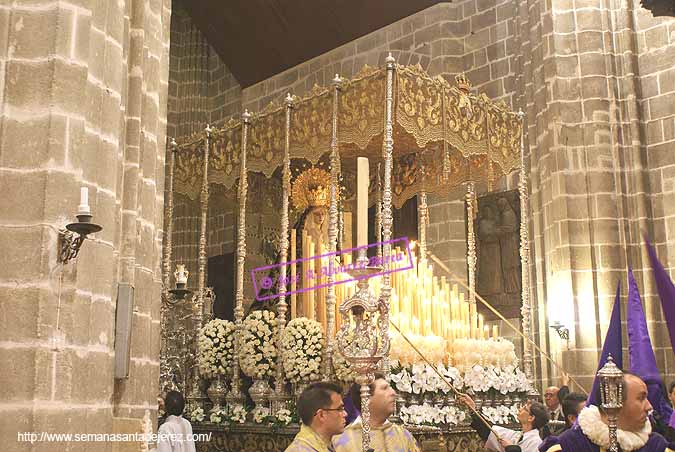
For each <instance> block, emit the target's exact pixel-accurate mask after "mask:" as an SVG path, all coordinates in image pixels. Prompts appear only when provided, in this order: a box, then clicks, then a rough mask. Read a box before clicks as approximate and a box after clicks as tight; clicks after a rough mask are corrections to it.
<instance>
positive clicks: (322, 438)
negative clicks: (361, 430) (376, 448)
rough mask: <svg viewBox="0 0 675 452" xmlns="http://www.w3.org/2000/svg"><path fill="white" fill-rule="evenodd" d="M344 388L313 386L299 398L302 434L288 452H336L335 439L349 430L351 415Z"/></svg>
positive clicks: (324, 385)
mask: <svg viewBox="0 0 675 452" xmlns="http://www.w3.org/2000/svg"><path fill="white" fill-rule="evenodd" d="M341 392H342V390H341V388H340V387H339V386H338V385H336V384H333V383H327V382H319V383H314V384H311V385H309V386H308V387H307V389H305V390H304V391H302V394H300V397H299V398H298V404H297V405H298V417H299V418H300V421H301V422H302V424H301V425H300V431H299V432H298V434H297V435H295V438H294V439H293V442H292V443H291V444H290V445H289V446H288V447H287V448H286V451H285V452H334V449H333V446H332V444H331V439H332V438H333V436H334V435H338V434H340V433H342V432H343V431H344V429H345V418H346V417H347V412H346V411H345V406H344V404H343V403H342V396H341V395H340V393H341Z"/></svg>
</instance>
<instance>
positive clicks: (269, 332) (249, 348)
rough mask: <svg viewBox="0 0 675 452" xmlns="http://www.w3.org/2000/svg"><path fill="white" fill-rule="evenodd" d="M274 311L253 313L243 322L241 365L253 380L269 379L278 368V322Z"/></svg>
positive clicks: (242, 369) (240, 350) (240, 352)
mask: <svg viewBox="0 0 675 452" xmlns="http://www.w3.org/2000/svg"><path fill="white" fill-rule="evenodd" d="M275 317H276V316H275V314H274V312H272V311H266V310H265V311H253V312H251V313H250V314H249V315H248V316H247V317H246V318H245V319H244V321H243V324H242V337H241V347H240V348H239V363H240V365H241V371H242V372H243V373H244V374H246V375H247V376H249V377H251V378H257V379H262V378H269V377H271V376H272V375H274V371H275V368H276V358H277V347H276V336H277V320H276V318H275Z"/></svg>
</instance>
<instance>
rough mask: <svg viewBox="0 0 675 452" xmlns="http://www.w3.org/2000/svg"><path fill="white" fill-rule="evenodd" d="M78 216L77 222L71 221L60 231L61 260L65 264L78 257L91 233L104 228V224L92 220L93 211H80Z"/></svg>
mask: <svg viewBox="0 0 675 452" xmlns="http://www.w3.org/2000/svg"><path fill="white" fill-rule="evenodd" d="M76 216H77V222H76V223H69V224H67V225H66V229H65V230H61V231H59V262H62V263H63V264H67V263H68V262H70V261H71V260H72V259H75V258H76V257H77V255H78V254H79V252H80V248H81V247H82V243H84V240H85V239H86V238H87V236H88V235H89V234H93V233H95V232H99V231H101V230H103V226H101V225H98V224H96V223H92V222H91V220H92V218H93V216H92V215H91V213H80V214H79V215H76Z"/></svg>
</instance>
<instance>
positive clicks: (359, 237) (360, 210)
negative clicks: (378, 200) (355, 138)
mask: <svg viewBox="0 0 675 452" xmlns="http://www.w3.org/2000/svg"><path fill="white" fill-rule="evenodd" d="M368 169H369V168H368V159H367V158H365V157H358V158H357V159H356V186H357V192H356V195H357V197H356V221H357V222H358V223H357V229H356V246H357V247H360V246H366V245H368V184H369V180H370V178H369V175H368Z"/></svg>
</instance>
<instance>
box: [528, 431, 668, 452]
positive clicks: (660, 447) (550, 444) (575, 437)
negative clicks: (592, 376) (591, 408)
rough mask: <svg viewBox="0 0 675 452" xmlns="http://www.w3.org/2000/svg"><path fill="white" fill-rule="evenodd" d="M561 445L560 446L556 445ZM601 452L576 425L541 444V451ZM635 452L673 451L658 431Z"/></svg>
mask: <svg viewBox="0 0 675 452" xmlns="http://www.w3.org/2000/svg"><path fill="white" fill-rule="evenodd" d="M556 446H559V447H556ZM549 451H550V452H599V451H600V446H598V445H596V444H593V443H592V442H591V440H590V439H588V437H587V436H586V435H584V432H582V431H581V427H579V426H575V427H573V428H571V429H569V430H565V432H563V433H562V435H560V436H549V437H548V438H546V440H545V441H544V442H543V444H542V445H541V446H539V452H549ZM633 452H672V450H671V449H670V448H668V442H667V441H666V440H665V438H663V436H661V435H659V434H658V433H652V434H650V435H649V440H647V444H645V445H644V446H642V447H641V448H640V449H637V450H635V451H633Z"/></svg>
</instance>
